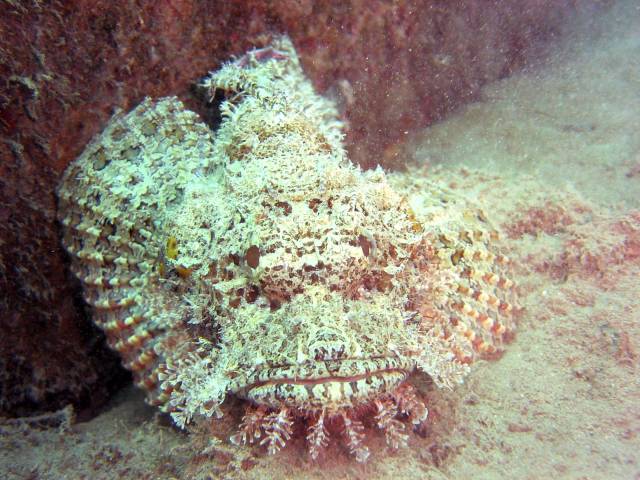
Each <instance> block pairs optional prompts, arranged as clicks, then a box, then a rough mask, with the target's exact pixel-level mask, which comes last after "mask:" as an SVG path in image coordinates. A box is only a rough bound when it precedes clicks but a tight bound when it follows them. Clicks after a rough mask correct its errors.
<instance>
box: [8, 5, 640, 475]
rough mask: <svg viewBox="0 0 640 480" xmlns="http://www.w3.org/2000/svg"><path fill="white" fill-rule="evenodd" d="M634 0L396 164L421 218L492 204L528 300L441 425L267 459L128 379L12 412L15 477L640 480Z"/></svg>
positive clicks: (444, 394) (440, 396)
mask: <svg viewBox="0 0 640 480" xmlns="http://www.w3.org/2000/svg"><path fill="white" fill-rule="evenodd" d="M637 5H638V3H637V2H636V1H631V2H627V4H626V6H625V5H621V6H619V7H616V8H614V9H613V11H612V12H611V13H610V14H607V15H606V16H603V17H602V18H601V19H598V20H597V21H596V22H593V23H590V22H585V23H584V25H583V28H581V30H580V32H576V33H575V34H572V35H571V38H570V41H568V42H567V45H566V46H565V47H563V48H562V49H559V50H558V51H556V53H555V54H554V55H553V58H552V59H551V61H548V62H546V63H545V64H544V65H539V66H534V67H532V68H531V69H530V70H529V71H527V72H525V73H522V74H520V75H517V76H515V77H512V78H509V79H505V80H503V81H501V82H498V83H495V84H492V85H489V86H487V87H486V88H484V89H483V91H482V95H481V97H480V98H479V100H478V101H477V102H476V103H473V104H471V105H468V106H466V107H465V108H463V109H462V110H461V111H459V112H457V113H456V114H454V115H452V116H451V117H450V118H449V119H448V120H447V121H444V122H442V123H440V124H438V125H435V126H433V127H431V128H429V129H427V130H425V131H424V132H422V133H420V134H419V135H417V136H416V138H414V139H413V143H412V145H413V146H412V148H411V153H412V156H413V157H414V158H415V161H416V162H417V164H418V165H417V166H416V167H415V168H412V169H410V170H409V171H408V172H407V173H395V174H393V175H392V176H391V181H392V182H393V183H394V184H396V185H397V186H398V188H401V189H404V190H405V191H406V193H407V195H408V197H409V199H410V201H411V203H412V205H413V206H414V209H415V210H416V213H417V214H418V215H420V210H421V205H423V203H424V202H423V200H424V199H425V198H428V195H429V186H430V185H431V183H430V182H435V183H438V184H444V185H447V186H448V188H450V189H451V190H453V191H454V192H455V193H456V194H458V195H461V196H463V197H466V199H467V200H468V201H469V202H470V203H472V204H475V205H477V206H478V207H479V208H482V209H484V211H485V212H486V213H487V215H488V216H489V217H490V219H492V221H493V222H494V223H495V224H496V225H498V226H499V227H500V228H501V230H502V231H503V232H504V235H503V237H504V238H503V240H502V242H501V247H502V248H504V249H505V250H506V251H507V252H508V254H509V255H510V257H511V258H512V260H513V262H514V265H515V266H514V275H513V276H514V279H515V280H516V281H517V283H518V285H519V287H518V288H519V292H520V295H521V304H522V306H523V307H524V309H525V310H524V314H523V316H522V319H521V320H520V322H519V325H518V332H517V335H516V338H515V340H514V341H513V342H512V343H511V344H510V345H509V346H508V349H507V352H506V354H505V355H504V356H503V357H502V358H501V359H499V360H497V361H490V362H482V363H478V364H476V365H475V368H474V370H473V372H472V373H471V375H470V376H469V377H468V378H467V381H466V383H465V384H464V385H461V386H459V387H458V388H456V389H455V390H454V391H437V390H430V391H429V392H428V395H427V396H428V398H429V401H430V403H429V407H430V410H431V412H432V415H430V421H432V424H431V425H430V426H429V428H428V430H427V434H426V436H418V435H412V436H411V438H410V441H409V448H407V449H403V450H400V451H397V452H391V451H389V450H388V449H387V448H386V447H385V446H384V441H383V439H382V438H381V437H380V436H379V435H378V436H376V435H375V434H373V435H372V438H371V440H370V443H369V445H370V447H371V449H372V457H371V459H370V461H369V462H368V463H366V464H364V465H360V464H357V463H356V462H354V461H352V460H351V459H350V458H349V457H348V456H347V455H346V454H345V453H344V452H343V451H342V450H341V449H340V447H339V445H338V446H333V447H332V448H330V449H329V450H328V451H327V453H326V455H325V457H324V458H323V459H321V461H320V462H315V463H314V462H311V461H310V460H309V459H308V456H307V455H306V454H305V451H304V445H303V443H302V441H294V442H292V444H291V445H290V446H289V447H288V448H286V449H285V450H284V451H282V452H280V453H279V454H278V455H276V456H267V455H266V454H265V453H264V452H263V451H262V450H260V449H256V448H237V447H232V446H229V445H226V444H225V443H221V444H220V445H218V446H216V445H214V444H213V443H212V444H210V445H207V443H206V440H203V438H202V437H201V438H194V437H192V438H189V437H187V436H186V435H184V434H182V433H180V432H178V431H177V430H175V429H174V428H172V427H171V426H170V425H169V424H168V422H166V421H165V420H163V419H162V418H161V417H159V416H158V415H157V413H156V412H155V410H154V409H152V408H150V407H147V406H145V404H144V402H143V395H142V394H141V393H140V392H138V391H137V390H135V389H134V388H129V389H127V390H125V391H123V392H121V393H120V394H118V395H117V396H116V398H114V400H113V401H112V403H111V404H110V405H109V407H108V408H107V409H106V410H105V411H104V412H102V413H101V414H100V415H98V416H97V417H95V418H94V419H92V420H90V421H88V422H84V423H80V422H78V423H74V424H72V425H71V426H70V427H68V428H66V429H51V430H41V429H38V428H31V427H29V426H27V424H18V425H15V424H6V423H5V424H2V423H0V447H1V448H0V478H3V479H5V478H7V479H14V478H16V479H23V478H24V479H63V478H68V479H81V478H84V479H110V478H125V479H154V478H162V479H164V478H167V479H169V478H259V479H262V480H263V479H265V478H274V479H275V478H314V479H315V478H319V479H332V480H336V479H342V478H363V479H364V478H389V479H391V478H393V479H400V478H402V479H405V478H406V479H418V478H421V479H422V478H424V479H439V480H440V479H467V478H474V479H545V478H556V479H563V478H572V479H573V478H575V479H640V380H639V378H640V377H639V376H638V373H639V363H640V6H637ZM425 388H427V389H429V388H432V387H425ZM209 438H212V437H211V436H209ZM335 443H339V442H335ZM207 447H211V448H209V449H208V450H207V452H208V453H202V454H200V453H199V452H202V451H204V450H206V448H207Z"/></svg>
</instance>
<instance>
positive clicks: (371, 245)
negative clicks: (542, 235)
mask: <svg viewBox="0 0 640 480" xmlns="http://www.w3.org/2000/svg"><path fill="white" fill-rule="evenodd" d="M204 88H207V89H208V90H209V92H210V94H211V96H212V97H213V95H214V94H215V93H216V92H218V96H219V94H220V92H222V93H224V97H225V99H224V101H223V102H222V103H221V105H220V113H221V115H222V122H221V124H220V126H219V128H218V129H217V130H216V131H215V132H214V131H212V129H211V128H209V127H208V126H207V125H205V124H204V123H203V122H202V121H200V119H199V118H198V116H197V115H196V114H195V113H193V112H191V111H189V110H187V109H185V107H184V106H183V105H182V104H181V102H180V101H178V100H177V99H176V98H162V99H157V100H152V99H146V100H144V101H143V102H142V103H141V104H140V105H139V106H138V107H137V108H135V109H134V110H133V111H132V112H130V113H129V114H126V115H124V114H118V115H116V116H115V117H114V118H113V119H112V121H111V122H110V123H109V124H108V126H107V128H106V129H105V131H104V132H103V133H102V134H101V135H99V136H98V137H97V138H96V139H94V140H93V142H92V143H91V144H90V145H89V146H88V147H87V148H86V150H85V151H84V153H83V154H82V155H81V156H80V157H79V158H78V159H77V160H76V161H74V162H73V163H72V164H71V165H70V166H69V168H68V169H67V171H66V173H65V175H64V178H63V180H62V182H61V185H60V187H59V191H58V194H59V212H60V213H59V218H60V221H61V223H62V225H63V227H64V237H63V243H64V246H65V247H66V249H67V251H68V252H69V254H70V256H71V260H72V261H71V268H72V270H73V272H74V273H75V274H76V275H77V276H78V278H79V279H80V280H81V282H82V284H83V286H84V295H85V298H86V301H87V302H88V304H89V305H91V307H92V308H93V317H94V320H95V322H96V324H97V325H98V326H100V327H101V328H102V329H103V330H104V331H105V333H106V335H107V339H108V342H109V344H110V346H111V347H112V348H114V349H115V350H117V351H118V352H119V353H120V355H121V357H122V359H123V362H124V364H125V366H126V368H128V369H129V370H131V372H133V375H134V378H135V381H136V383H137V384H138V385H139V386H140V387H141V388H144V389H145V390H146V391H147V394H148V400H149V402H150V403H151V404H154V405H158V406H159V408H160V409H162V410H163V411H165V412H169V413H170V414H171V416H172V418H173V419H174V421H175V423H176V424H177V425H178V426H180V427H182V428H188V426H189V425H191V424H192V423H194V422H211V421H215V418H216V417H218V416H220V415H221V414H222V411H221V409H220V406H221V404H222V403H223V402H224V400H225V398H227V397H228V396H236V397H239V398H241V399H244V400H246V405H247V411H246V414H245V416H244V419H243V420H242V423H241V424H240V425H239V429H238V433H237V434H236V435H234V436H233V437H232V438H231V440H232V441H233V442H236V443H254V442H255V443H257V444H260V445H263V446H264V448H266V449H267V450H268V451H269V452H271V453H274V452H276V451H277V450H279V449H280V448H281V447H283V446H284V445H285V444H286V442H287V441H288V440H289V439H290V437H291V436H292V434H293V431H294V427H296V426H299V427H300V428H299V429H297V430H296V431H301V430H303V429H304V431H305V432H306V433H305V435H306V441H307V443H308V446H309V452H310V455H311V457H312V458H314V459H315V458H316V457H317V456H318V455H319V453H320V452H321V451H322V449H323V448H324V447H325V446H326V445H327V444H328V442H329V441H330V439H331V437H334V438H342V442H344V444H345V445H346V446H347V448H348V449H349V451H350V452H351V454H352V455H353V456H354V457H355V458H356V459H357V460H358V461H365V460H366V459H367V457H368V456H369V453H370V452H369V448H368V447H367V445H366V436H365V428H364V424H363V420H364V423H365V424H367V425H372V426H374V427H375V426H377V427H378V428H380V429H381V430H382V431H383V432H384V435H385V436H386V440H387V443H388V444H389V446H390V447H391V448H399V447H401V446H404V445H406V443H407V439H408V433H407V432H408V430H409V429H410V428H411V427H412V426H418V425H421V424H423V423H424V422H426V421H428V409H427V406H426V405H425V404H424V402H423V400H422V399H421V396H420V394H419V393H418V392H417V390H416V389H415V388H413V387H412V386H411V383H410V382H411V379H408V378H409V376H410V375H412V374H414V373H415V372H418V374H426V375H428V376H429V377H431V378H432V379H433V381H434V382H435V384H436V385H438V386H451V385H454V384H456V383H458V382H460V381H461V380H462V379H463V377H464V376H465V375H466V373H467V372H468V369H469V365H470V364H472V363H473V362H474V360H476V359H478V358H481V357H483V356H491V355H495V354H496V353H497V352H499V351H500V350H501V346H502V344H503V342H504V340H505V338H506V337H507V336H508V335H509V334H510V332H511V331H512V329H513V322H512V315H513V308H514V307H513V305H514V298H513V297H514V288H513V283H512V281H511V280H509V279H508V278H507V277H506V276H505V275H504V271H505V270H504V269H505V267H506V266H507V264H508V260H507V258H506V257H505V256H503V255H501V254H500V253H497V252H496V251H495V248H494V246H493V244H494V243H495V242H496V240H497V238H496V235H497V234H496V233H495V231H494V230H492V229H491V228H490V226H489V224H488V223H487V221H486V220H485V219H484V217H483V215H482V214H481V213H473V210H472V209H469V208H468V207H466V206H465V205H464V204H463V203H456V202H455V201H451V200H448V201H444V200H443V199H442V198H441V195H440V193H439V190H438V189H437V188H435V187H434V192H433V196H432V197H427V198H432V204H430V205H428V206H427V207H428V208H425V212H426V213H425V214H423V215H421V217H420V218H418V217H417V216H416V214H415V213H414V212H413V210H412V209H411V208H410V206H409V203H408V201H407V200H406V199H405V198H403V196H402V195H400V194H399V193H397V192H396V191H394V190H393V189H392V188H391V186H390V185H389V184H388V182H387V179H386V177H385V174H384V172H382V170H380V169H377V170H374V171H366V172H363V171H361V170H360V169H359V168H358V167H356V166H353V165H352V164H350V163H349V161H348V159H347V158H346V156H345V151H344V149H343V145H342V135H343V134H342V125H341V123H340V121H339V120H338V115H337V111H336V109H335V107H334V105H333V104H331V102H329V101H328V100H326V99H324V98H321V97H320V96H319V95H317V94H316V93H315V92H314V90H313V88H312V86H311V84H310V82H308V81H307V80H306V79H305V77H304V76H303V73H302V69H301V67H300V64H299V61H298V58H297V56H296V53H295V51H294V49H293V47H292V46H291V43H290V42H289V40H288V39H286V38H281V39H279V40H277V41H275V42H274V44H273V45H272V46H270V47H267V48H264V49H261V50H254V51H252V52H249V53H248V54H246V55H245V56H243V57H242V58H240V59H237V60H235V61H233V62H231V63H228V64H226V65H224V66H223V67H222V68H221V69H220V70H219V71H217V72H215V73H213V74H211V75H210V76H209V77H208V78H207V79H206V80H205V82H204Z"/></svg>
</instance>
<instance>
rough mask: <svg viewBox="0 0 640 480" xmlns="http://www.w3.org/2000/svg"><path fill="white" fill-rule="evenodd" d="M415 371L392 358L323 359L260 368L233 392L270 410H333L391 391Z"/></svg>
mask: <svg viewBox="0 0 640 480" xmlns="http://www.w3.org/2000/svg"><path fill="white" fill-rule="evenodd" d="M414 369H415V362H413V361H412V360H411V359H401V358H393V357H379V358H367V359H364V358H359V359H339V360H333V359H332V360H322V361H314V362H309V363H303V364H298V365H286V366H277V367H268V368H261V369H259V370H257V371H255V372H254V373H253V374H251V375H249V376H248V377H247V378H245V379H244V380H243V381H242V383H241V384H237V386H236V388H234V389H233V390H234V392H235V393H236V395H238V396H239V397H241V398H244V399H246V400H249V401H251V402H253V403H255V404H258V405H264V406H267V407H269V408H283V407H287V408H297V409H302V410H329V411H331V410H338V409H341V408H345V407H353V406H355V405H357V404H360V403H365V402H369V401H371V400H372V399H374V398H377V397H379V396H381V395H384V394H388V393H390V392H392V391H393V390H395V389H396V388H397V387H398V385H400V384H401V383H402V382H403V381H404V380H406V379H407V377H408V376H409V375H410V373H411V372H412V371H413V370H414Z"/></svg>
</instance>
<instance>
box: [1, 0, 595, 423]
mask: <svg viewBox="0 0 640 480" xmlns="http://www.w3.org/2000/svg"><path fill="white" fill-rule="evenodd" d="M598 3H601V2H596V1H595V0H594V1H593V2H588V1H587V2H580V3H579V6H580V7H579V8H581V9H586V8H592V7H593V5H595V4H598ZM576 5H578V3H576V2H574V1H572V0H560V1H557V0H532V1H524V0H507V1H500V2H498V1H495V2H490V3H487V2H486V1H470V2H444V1H433V0H426V1H424V2H417V1H394V2H388V1H386V0H367V1H365V0H351V1H346V2H345V1H337V0H336V1H331V2H312V1H310V0H302V1H289V0H282V1H275V2H266V1H264V0H252V1H246V2H199V1H195V0H158V1H155V2H110V1H106V0H91V1H82V2H80V1H78V0H71V1H67V2H61V1H57V2H56V1H54V2H47V3H46V4H45V3H44V2H40V1H37V0H31V1H24V2H22V1H21V2H17V1H5V2H2V3H0V38H2V40H0V78H1V79H2V82H1V83H0V139H1V140H2V141H1V142H0V158H1V162H0V329H1V332H2V336H1V337H0V372H1V373H0V400H1V401H0V414H7V413H8V414H16V413H24V412H26V411H29V410H31V409H38V408H53V407H56V406H59V405H62V404H64V403H66V402H68V401H72V402H79V400H80V399H86V400H88V401H89V403H92V402H93V403H95V400H96V399H97V398H101V397H103V395H101V394H96V392H106V390H108V387H109V385H110V384H111V383H112V382H111V380H109V379H112V378H115V377H117V369H116V368H115V365H116V360H115V359H114V357H113V356H111V355H110V354H109V353H108V352H107V351H106V350H105V347H104V346H103V344H102V343H101V342H100V340H99V337H96V336H95V335H96V334H95V332H94V331H93V330H92V329H91V327H90V326H89V323H88V322H87V320H86V318H85V316H84V313H83V309H82V307H81V302H79V301H78V300H77V298H78V297H77V295H76V293H75V292H76V286H75V285H74V284H73V283H71V281H70V279H69V277H68V276H67V274H66V271H65V259H64V256H63V254H62V251H61V249H60V248H59V245H58V229H57V226H56V224H55V222H54V218H55V215H54V211H55V196H54V188H55V185H56V184H57V182H58V179H59V177H60V174H61V173H62V171H63V170H64V169H65V167H66V166H67V164H68V163H69V162H70V161H71V160H72V159H73V158H75V157H76V156H77V155H78V154H79V153H80V152H81V151H82V149H83V148H84V146H85V145H86V143H87V142H88V141H89V139H90V138H91V137H92V136H93V135H94V134H96V133H97V132H98V131H100V129H101V128H102V127H103V126H104V124H105V123H106V121H107V120H108V118H109V117H110V116H111V115H112V114H113V112H114V111H115V110H116V109H118V108H121V109H124V110H127V109H130V108H132V107H133V106H134V105H136V104H137V103H138V102H139V101H140V100H141V99H142V98H143V97H144V96H145V95H150V96H163V95H169V94H177V95H179V96H180V97H181V98H182V99H183V100H185V101H187V103H189V104H190V105H192V107H193V108H196V109H197V108H198V102H197V101H196V100H195V99H194V98H193V97H192V96H191V94H190V91H191V90H190V87H191V86H192V84H193V81H194V79H197V78H198V77H200V76H202V75H203V74H205V73H206V72H207V71H208V70H211V69H214V68H216V67H217V66H218V64H219V62H220V61H221V60H223V59H226V58H228V57H229V55H231V54H240V53H242V52H243V51H245V50H246V49H248V48H250V47H251V46H253V45H255V46H262V45H264V44H266V43H267V42H268V41H269V37H270V34H271V33H272V32H288V33H289V35H290V36H291V38H292V40H293V42H294V44H295V45H296V47H297V48H298V50H299V52H300V56H301V58H302V61H303V64H304V66H305V68H306V70H307V73H308V74H309V75H310V77H311V78H312V79H313V81H314V82H315V84H316V86H317V87H318V88H319V89H320V90H321V91H323V92H326V93H327V94H329V95H330V96H333V97H334V98H336V99H337V100H338V101H339V103H340V106H341V109H342V111H343V112H344V115H345V119H346V120H347V122H348V126H349V129H348V138H347V141H348V144H349V148H350V150H351V154H352V158H354V160H356V161H358V162H360V163H361V164H362V165H363V166H366V167H371V166H373V165H375V164H376V163H377V162H381V163H383V164H384V165H385V166H388V167H390V166H398V165H399V161H398V152H399V151H400V150H399V148H398V145H399V141H400V140H401V139H402V138H403V137H404V135H405V132H410V131H411V130H412V129H415V128H419V127H423V126H425V125H427V124H429V123H431V122H433V121H434V120H437V119H438V118H441V117H442V115H444V114H445V113H446V112H448V111H450V110H451V109H453V108H455V107H456V106H457V105H460V104H461V103H464V102H466V101H469V100H470V99H473V98H474V96H475V95H476V94H477V92H478V90H479V88H480V86H481V85H482V84H484V83H486V82H488V81H492V80H495V79H498V78H501V77H504V76H507V75H509V74H511V73H512V72H513V71H515V70H518V69H519V68H521V67H522V66H524V65H525V64H526V63H527V62H528V61H529V60H530V59H532V58H536V57H537V56H539V55H540V53H541V52H543V51H544V48H545V47H546V46H548V45H549V44H550V41H551V40H553V39H555V38H556V37H557V36H558V35H559V34H560V33H561V32H562V30H563V26H564V25H566V24H567V23H568V22H569V20H570V19H571V18H572V17H573V16H574V15H575V14H576V8H578V7H577V6H576ZM114 375H115V377H114Z"/></svg>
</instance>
